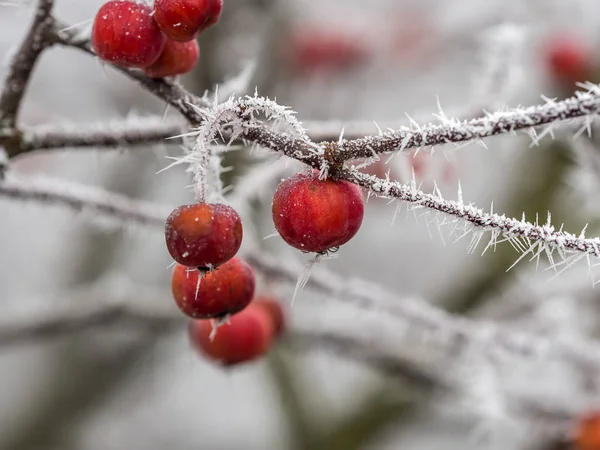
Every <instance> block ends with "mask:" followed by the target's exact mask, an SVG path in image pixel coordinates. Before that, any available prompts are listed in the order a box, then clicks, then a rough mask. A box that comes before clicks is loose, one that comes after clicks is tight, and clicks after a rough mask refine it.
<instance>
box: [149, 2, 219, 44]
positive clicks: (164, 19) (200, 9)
mask: <svg viewBox="0 0 600 450" xmlns="http://www.w3.org/2000/svg"><path fill="white" fill-rule="evenodd" d="M222 9H223V0H156V1H155V2H154V11H155V12H154V20H155V21H156V23H157V24H158V26H159V27H160V29H161V30H162V32H163V33H164V34H165V35H166V36H167V37H169V38H170V39H173V40H174V41H181V42H186V41H191V40H192V39H194V38H195V37H196V35H197V34H198V33H199V32H201V31H203V30H205V29H206V28H208V27H210V26H211V25H213V24H215V23H216V22H217V20H219V17H220V15H221V11H222Z"/></svg>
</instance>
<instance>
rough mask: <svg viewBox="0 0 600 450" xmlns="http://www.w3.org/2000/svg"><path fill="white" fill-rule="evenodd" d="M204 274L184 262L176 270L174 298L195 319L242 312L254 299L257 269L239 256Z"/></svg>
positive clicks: (174, 273) (172, 287)
mask: <svg viewBox="0 0 600 450" xmlns="http://www.w3.org/2000/svg"><path fill="white" fill-rule="evenodd" d="M202 274H203V273H202V272H200V271H199V270H197V269H190V268H189V267H186V266H183V265H181V264H177V265H176V266H175V269H174V270H173V277H172V279H171V290H172V292H173V298H174V299H175V303H177V306H179V309H181V311H182V312H183V313H184V314H186V315H187V316H189V317H191V318H193V319H211V318H216V317H224V316H226V315H228V314H235V313H237V312H240V311H241V310H243V309H244V308H245V307H246V306H248V304H249V303H250V302H251V301H252V297H253V296H254V288H255V285H256V281H255V279H254V271H253V270H252V267H250V266H249V265H248V263H246V262H245V261H243V260H241V259H240V258H233V259H231V260H229V261H228V262H226V263H225V264H223V265H222V266H220V267H219V268H217V269H215V270H213V271H212V272H208V273H206V274H204V276H203V277H201V275H202ZM200 277H201V279H200V280H199V278H200Z"/></svg>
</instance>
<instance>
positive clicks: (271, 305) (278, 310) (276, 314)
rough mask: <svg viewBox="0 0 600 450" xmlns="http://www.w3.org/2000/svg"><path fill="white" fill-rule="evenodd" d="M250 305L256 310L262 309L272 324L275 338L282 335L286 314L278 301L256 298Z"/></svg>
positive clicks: (262, 297)
mask: <svg viewBox="0 0 600 450" xmlns="http://www.w3.org/2000/svg"><path fill="white" fill-rule="evenodd" d="M252 305H254V306H256V307H257V308H263V309H264V310H265V311H266V312H267V313H268V315H269V317H270V320H271V322H272V323H273V331H274V333H275V336H279V335H280V334H282V333H283V331H284V329H285V326H286V322H287V319H286V313H285V309H284V307H283V305H282V304H281V302H280V301H278V300H275V299H274V298H271V297H267V296H262V295H261V296H258V297H256V298H255V299H254V300H253V301H252Z"/></svg>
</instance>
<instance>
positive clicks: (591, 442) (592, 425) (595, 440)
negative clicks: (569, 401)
mask: <svg viewBox="0 0 600 450" xmlns="http://www.w3.org/2000/svg"><path fill="white" fill-rule="evenodd" d="M573 438H574V439H573V440H574V444H575V446H574V448H575V449H577V450H600V411H595V412H591V413H588V414H587V415H585V416H584V417H582V418H581V419H580V420H579V421H578V423H577V427H576V429H575V432H574V436H573Z"/></svg>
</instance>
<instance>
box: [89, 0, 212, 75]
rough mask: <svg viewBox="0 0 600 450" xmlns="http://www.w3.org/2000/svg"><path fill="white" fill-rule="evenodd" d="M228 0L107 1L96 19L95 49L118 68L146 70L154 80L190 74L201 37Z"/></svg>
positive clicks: (93, 41) (93, 42) (93, 30)
mask: <svg viewBox="0 0 600 450" xmlns="http://www.w3.org/2000/svg"><path fill="white" fill-rule="evenodd" d="M222 9H223V0H155V2H154V8H151V7H149V6H147V5H146V4H143V3H137V2H135V1H132V0H111V1H109V2H108V3H105V4H104V5H103V6H102V7H101V8H100V10H99V11H98V13H97V14H96V17H95V19H94V26H93V29H92V47H93V48H94V51H95V52H96V54H97V55H98V57H99V58H101V59H103V60H104V61H108V62H110V63H112V64H114V65H116V66H120V67H125V68H135V69H141V70H143V71H144V73H146V75H148V76H150V77H153V78H162V77H168V76H175V75H181V74H184V73H187V72H190V71H191V70H192V69H193V67H194V66H195V65H196V63H197V61H198V57H199V55H200V48H199V47H198V42H197V41H196V37H197V36H198V34H199V33H201V32H202V31H204V30H206V29H207V28H208V27H210V26H211V25H214V24H215V23H216V22H217V20H218V19H219V17H220V15H221V11H222Z"/></svg>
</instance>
